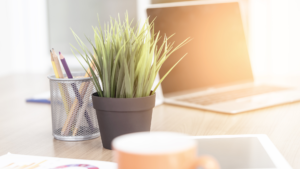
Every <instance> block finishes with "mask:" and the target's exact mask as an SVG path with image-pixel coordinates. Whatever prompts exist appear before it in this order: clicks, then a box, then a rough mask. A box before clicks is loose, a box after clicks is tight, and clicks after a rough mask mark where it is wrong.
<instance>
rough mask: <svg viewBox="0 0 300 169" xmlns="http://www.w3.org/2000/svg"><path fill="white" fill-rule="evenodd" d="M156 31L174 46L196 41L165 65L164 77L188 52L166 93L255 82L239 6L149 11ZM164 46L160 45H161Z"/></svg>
mask: <svg viewBox="0 0 300 169" xmlns="http://www.w3.org/2000/svg"><path fill="white" fill-rule="evenodd" d="M147 13H148V16H150V22H152V20H153V19H154V18H155V17H156V19H155V21H154V25H155V26H154V28H155V32H156V33H157V32H158V31H160V34H161V35H164V34H166V35H167V36H170V35H172V34H174V33H175V36H173V37H172V38H171V39H170V42H172V41H175V44H174V46H176V45H178V44H180V43H181V42H182V41H183V40H185V39H186V38H188V37H191V38H192V41H191V42H189V43H188V44H186V45H185V46H183V47H182V48H181V49H179V50H178V51H176V52H175V53H173V54H172V55H171V56H170V57H169V58H168V60H167V61H166V62H165V63H164V65H163V66H162V68H161V70H160V72H159V75H160V77H162V75H164V74H165V73H166V72H167V71H168V70H169V69H170V68H171V67H172V65H174V64H175V63H176V62H177V61H178V60H179V59H180V58H181V57H182V56H183V55H184V54H185V53H188V55H187V56H186V57H185V58H184V59H183V60H182V61H181V62H180V63H179V64H178V65H177V66H176V67H175V68H174V69H173V70H172V72H171V73H170V74H169V75H168V76H167V77H166V78H165V80H164V81H163V83H162V89H163V92H164V94H166V93H171V92H180V91H184V90H193V89H197V88H205V87H212V86H218V85H222V84H230V83H236V82H242V81H253V75H252V70H251V65H250V59H249V55H248V49H247V43H246V38H245V34H244V30H243V23H242V19H241V14H240V10H239V4H238V3H237V2H233V3H219V4H205V5H191V6H177V7H162V8H149V9H147ZM160 44H161V41H160V43H158V45H159V46H160Z"/></svg>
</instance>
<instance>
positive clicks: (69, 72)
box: [59, 52, 93, 134]
mask: <svg viewBox="0 0 300 169" xmlns="http://www.w3.org/2000/svg"><path fill="white" fill-rule="evenodd" d="M59 57H60V60H61V63H62V65H63V67H64V69H65V72H66V74H67V76H68V78H69V79H73V76H72V74H71V71H70V69H69V66H68V64H67V62H66V59H65V58H64V56H63V55H62V54H61V53H60V52H59ZM71 86H72V88H73V91H74V93H75V96H76V98H77V100H78V102H79V107H80V108H81V107H82V105H83V100H82V98H81V96H80V92H79V91H78V88H77V86H76V84H75V83H71ZM84 115H85V117H86V120H87V123H88V125H89V127H90V129H91V130H92V129H93V125H92V121H91V118H90V117H89V115H88V112H87V111H86V110H85V112H84ZM64 134H67V133H64Z"/></svg>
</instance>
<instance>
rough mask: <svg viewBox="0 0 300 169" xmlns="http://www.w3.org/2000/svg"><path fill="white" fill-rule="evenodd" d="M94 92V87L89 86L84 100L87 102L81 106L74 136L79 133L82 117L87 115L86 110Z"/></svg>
mask: <svg viewBox="0 0 300 169" xmlns="http://www.w3.org/2000/svg"><path fill="white" fill-rule="evenodd" d="M92 92H93V85H92V84H90V85H88V88H87V92H86V94H85V96H84V98H85V99H86V102H84V103H83V105H82V106H81V108H80V110H79V112H78V118H77V122H76V125H75V129H74V130H73V136H75V135H76V133H77V131H78V128H79V125H80V123H81V120H82V116H83V115H84V114H85V112H86V111H85V109H86V106H87V105H88V100H89V98H88V97H90V95H91V94H92Z"/></svg>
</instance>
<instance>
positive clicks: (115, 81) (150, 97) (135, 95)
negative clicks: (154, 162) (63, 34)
mask: <svg viewBox="0 0 300 169" xmlns="http://www.w3.org/2000/svg"><path fill="white" fill-rule="evenodd" d="M93 31H94V43H92V41H91V40H90V39H88V38H87V39H88V40H89V43H90V45H91V46H92V48H93V51H92V52H91V51H89V50H88V48H87V46H86V45H85V44H84V43H83V42H82V41H81V40H80V38H79V37H78V36H77V35H76V34H75V33H74V31H72V32H73V35H74V37H75V39H76V40H77V42H78V44H79V46H80V48H81V49H82V52H80V51H79V50H78V49H76V48H75V47H74V46H72V47H73V48H74V49H75V50H76V51H77V52H78V53H79V54H80V55H81V57H82V58H83V59H84V61H85V62H86V63H87V64H88V65H89V69H90V70H91V76H92V79H93V84H94V86H95V88H96V90H97V92H96V93H94V94H93V95H92V100H93V106H94V108H95V109H96V113H97V118H98V123H99V128H100V134H101V139H102V144H103V147H104V148H106V149H111V142H112V140H113V139H114V138H115V137H117V136H120V135H123V134H127V133H132V132H141V131H150V127H151V119H152V109H153V107H154V106H155V91H156V89H157V87H158V86H159V85H160V83H161V82H162V81H163V80H164V79H165V77H166V76H167V75H168V73H169V72H170V71H171V70H172V69H173V68H174V67H175V66H176V65H177V64H178V63H179V62H180V60H181V59H183V57H184V56H185V55H184V56H183V57H182V58H181V59H180V60H178V62H177V63H176V64H175V65H174V66H173V67H172V68H171V69H170V70H169V71H168V72H167V73H166V74H165V75H164V76H163V77H162V78H161V80H160V81H159V83H158V84H157V85H156V86H155V87H154V89H153V90H152V86H153V83H154V79H155V77H156V76H157V74H158V71H159V69H160V68H161V66H162V64H163V63H164V61H165V60H166V59H167V58H168V57H169V56H170V55H171V54H172V53H173V52H174V51H176V50H177V49H179V48H180V47H181V46H183V45H185V44H186V43H188V41H189V40H190V39H189V38H187V39H186V40H184V41H183V42H182V43H180V44H179V45H178V46H176V47H174V46H173V45H174V42H173V43H167V42H168V40H169V38H170V37H171V36H170V37H166V36H164V37H163V38H161V36H160V33H157V34H155V33H154V28H153V22H152V23H148V20H146V21H145V23H143V24H142V25H140V24H137V25H136V26H131V22H129V20H128V14H126V15H125V21H121V19H120V17H119V18H118V19H112V18H111V20H110V23H109V24H107V25H105V26H104V29H103V30H102V29H101V27H99V28H97V27H93ZM172 36H173V35H172ZM159 41H161V45H160V47H158V45H157V44H158V42H159ZM73 53H74V52H73ZM75 56H76V55H75ZM81 64H82V63H81ZM83 67H84V66H83ZM92 67H93V68H94V69H92ZM85 70H86V71H87V69H85Z"/></svg>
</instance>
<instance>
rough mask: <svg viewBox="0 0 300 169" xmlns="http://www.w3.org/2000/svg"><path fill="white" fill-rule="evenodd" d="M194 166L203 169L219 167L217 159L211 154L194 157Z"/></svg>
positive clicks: (217, 168)
mask: <svg viewBox="0 0 300 169" xmlns="http://www.w3.org/2000/svg"><path fill="white" fill-rule="evenodd" d="M196 167H202V168H203V169H220V165H219V163H218V162H217V160H216V159H215V158H213V157H211V156H201V157H198V158H197V159H196V166H195V168H196Z"/></svg>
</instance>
